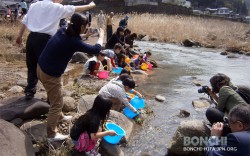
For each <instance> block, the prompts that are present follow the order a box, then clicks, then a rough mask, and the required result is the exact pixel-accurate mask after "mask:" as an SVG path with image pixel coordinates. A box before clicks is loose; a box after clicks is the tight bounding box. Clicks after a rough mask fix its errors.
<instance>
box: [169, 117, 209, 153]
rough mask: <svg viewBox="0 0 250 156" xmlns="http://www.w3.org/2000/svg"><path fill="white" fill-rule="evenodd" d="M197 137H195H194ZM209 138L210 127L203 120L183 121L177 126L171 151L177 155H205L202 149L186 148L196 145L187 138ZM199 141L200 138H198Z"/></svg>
mask: <svg viewBox="0 0 250 156" xmlns="http://www.w3.org/2000/svg"><path fill="white" fill-rule="evenodd" d="M194 137H195V138H194ZM200 137H202V138H204V139H208V138H209V129H208V128H207V126H206V124H205V123H204V122H203V121H199V120H189V121H182V122H181V124H180V126H179V127H178V128H177V130H176V132H175V134H174V136H173V138H172V141H171V144H170V147H169V152H170V153H171V154H173V155H177V156H193V155H195V156H203V155H204V153H203V151H202V150H200V151H192V150H184V149H185V148H188V147H194V146H193V145H191V144H189V143H188V142H189V141H187V140H191V139H197V138H200ZM198 141H199V140H198ZM202 146H203V147H204V145H203V144H202V145H201V146H200V145H197V146H195V147H202Z"/></svg>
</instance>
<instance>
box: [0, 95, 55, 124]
mask: <svg viewBox="0 0 250 156" xmlns="http://www.w3.org/2000/svg"><path fill="white" fill-rule="evenodd" d="M49 107H50V106H49V105H48V103H46V102H43V101H41V100H39V99H36V98H33V99H31V100H25V97H14V98H10V99H7V100H5V101H1V102H0V119H4V120H7V121H11V120H13V119H15V118H21V119H23V120H26V119H34V118H37V117H40V116H41V115H44V114H46V113H48V111H49Z"/></svg>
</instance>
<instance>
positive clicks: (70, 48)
mask: <svg viewBox="0 0 250 156" xmlns="http://www.w3.org/2000/svg"><path fill="white" fill-rule="evenodd" d="M65 30H66V29H65V28H61V29H59V30H58V31H57V33H56V34H55V35H54V36H53V37H52V38H51V39H50V40H49V41H48V43H47V45H46V47H45V48H44V50H43V52H42V54H41V55H40V57H39V60H38V64H39V66H40V67H41V69H42V70H43V72H45V73H46V74H48V75H50V76H54V77H60V76H61V75H62V74H63V73H64V71H65V69H66V67H67V65H68V62H69V61H70V59H71V58H72V56H73V54H74V53H75V52H77V51H80V52H85V53H90V54H98V53H99V52H100V51H101V45H100V44H95V45H89V44H87V43H84V42H83V41H82V40H81V37H80V36H79V37H68V36H66V35H65Z"/></svg>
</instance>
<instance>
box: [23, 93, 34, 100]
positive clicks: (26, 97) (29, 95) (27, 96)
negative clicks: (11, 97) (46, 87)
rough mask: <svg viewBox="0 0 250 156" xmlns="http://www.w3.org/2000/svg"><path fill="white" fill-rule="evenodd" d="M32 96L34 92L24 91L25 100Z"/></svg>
mask: <svg viewBox="0 0 250 156" xmlns="http://www.w3.org/2000/svg"><path fill="white" fill-rule="evenodd" d="M33 98H34V94H32V93H29V92H27V93H25V100H31V99H33Z"/></svg>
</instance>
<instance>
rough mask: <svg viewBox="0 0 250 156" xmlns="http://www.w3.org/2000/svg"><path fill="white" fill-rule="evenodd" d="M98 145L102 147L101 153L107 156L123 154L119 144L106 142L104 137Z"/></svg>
mask: <svg viewBox="0 0 250 156" xmlns="http://www.w3.org/2000/svg"><path fill="white" fill-rule="evenodd" d="M100 146H101V148H102V150H103V151H102V152H101V153H102V155H105V154H106V155H108V156H124V153H123V151H122V150H121V148H120V146H119V145H113V144H110V143H108V142H106V141H105V140H104V139H103V140H102V141H101V143H100Z"/></svg>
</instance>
